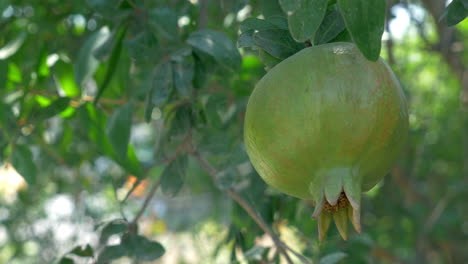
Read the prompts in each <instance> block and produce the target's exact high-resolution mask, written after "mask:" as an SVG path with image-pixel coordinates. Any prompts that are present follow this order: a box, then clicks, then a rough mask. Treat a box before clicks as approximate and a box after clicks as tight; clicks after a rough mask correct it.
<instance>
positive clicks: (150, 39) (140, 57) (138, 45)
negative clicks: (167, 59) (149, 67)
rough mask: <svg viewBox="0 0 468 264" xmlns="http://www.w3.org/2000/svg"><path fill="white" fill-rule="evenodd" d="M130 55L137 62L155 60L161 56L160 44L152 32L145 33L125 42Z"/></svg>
mask: <svg viewBox="0 0 468 264" xmlns="http://www.w3.org/2000/svg"><path fill="white" fill-rule="evenodd" d="M124 46H125V48H126V49H127V51H128V55H129V56H130V57H131V58H133V59H135V60H137V61H148V60H153V59H155V58H156V57H158V56H159V51H158V48H159V42H158V39H157V38H156V37H155V36H154V34H153V33H152V32H150V31H143V32H140V33H138V34H136V35H135V37H133V38H131V39H126V40H125V41H124Z"/></svg>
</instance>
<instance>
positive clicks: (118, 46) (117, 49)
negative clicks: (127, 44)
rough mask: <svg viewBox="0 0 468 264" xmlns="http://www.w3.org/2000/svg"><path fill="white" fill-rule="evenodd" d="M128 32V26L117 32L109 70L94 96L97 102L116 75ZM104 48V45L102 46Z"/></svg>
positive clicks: (105, 44)
mask: <svg viewBox="0 0 468 264" xmlns="http://www.w3.org/2000/svg"><path fill="white" fill-rule="evenodd" d="M126 32H127V28H126V27H124V28H122V29H120V30H119V32H118V33H117V37H116V39H115V45H114V49H113V50H112V54H111V56H110V59H109V63H108V66H107V72H106V76H105V77H104V80H103V81H102V83H101V85H100V86H99V90H98V93H97V95H96V97H95V98H94V102H95V103H97V102H98V101H99V98H100V97H101V95H102V94H103V93H104V91H105V90H106V88H107V86H108V85H109V83H110V81H111V80H112V77H113V76H114V72H115V70H116V68H117V65H118V63H119V58H120V53H121V51H122V41H123V38H124V37H125V33H126ZM107 45H108V43H103V46H107ZM101 48H102V47H101Z"/></svg>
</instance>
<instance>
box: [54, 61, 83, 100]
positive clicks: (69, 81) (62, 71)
mask: <svg viewBox="0 0 468 264" xmlns="http://www.w3.org/2000/svg"><path fill="white" fill-rule="evenodd" d="M52 70H53V72H54V76H55V79H56V80H57V83H58V85H59V86H60V88H61V89H62V90H63V92H64V93H65V95H66V96H68V97H76V96H79V95H80V93H81V90H80V88H79V87H78V86H77V85H76V82H75V80H74V77H73V65H72V64H69V63H66V62H64V61H62V60H60V61H58V62H57V63H55V65H54V67H53V69H52Z"/></svg>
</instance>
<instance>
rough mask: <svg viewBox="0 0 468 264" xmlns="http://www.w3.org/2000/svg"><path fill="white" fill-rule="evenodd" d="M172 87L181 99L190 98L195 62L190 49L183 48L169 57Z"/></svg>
mask: <svg viewBox="0 0 468 264" xmlns="http://www.w3.org/2000/svg"><path fill="white" fill-rule="evenodd" d="M171 59H172V73H173V77H174V86H175V88H176V91H177V93H178V94H179V96H180V97H182V98H187V97H189V96H190V94H191V91H192V81H193V76H194V68H195V61H194V59H193V56H192V52H191V49H190V48H184V49H182V50H181V51H180V52H178V53H177V54H174V55H172V56H171Z"/></svg>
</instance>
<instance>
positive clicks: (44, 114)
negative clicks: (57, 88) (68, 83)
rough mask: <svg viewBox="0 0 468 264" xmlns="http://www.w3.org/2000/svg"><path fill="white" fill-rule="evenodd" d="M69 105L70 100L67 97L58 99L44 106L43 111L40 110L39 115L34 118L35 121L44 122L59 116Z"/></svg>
mask: <svg viewBox="0 0 468 264" xmlns="http://www.w3.org/2000/svg"><path fill="white" fill-rule="evenodd" d="M69 104H70V98H68V97H59V98H58V99H56V100H55V101H53V102H52V103H51V104H50V105H48V106H46V107H45V108H44V109H41V110H40V111H39V113H37V114H36V115H35V116H34V119H36V120H45V119H49V118H51V117H53V116H55V115H57V114H60V113H61V112H62V111H64V110H65V109H67V107H68V106H69Z"/></svg>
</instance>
